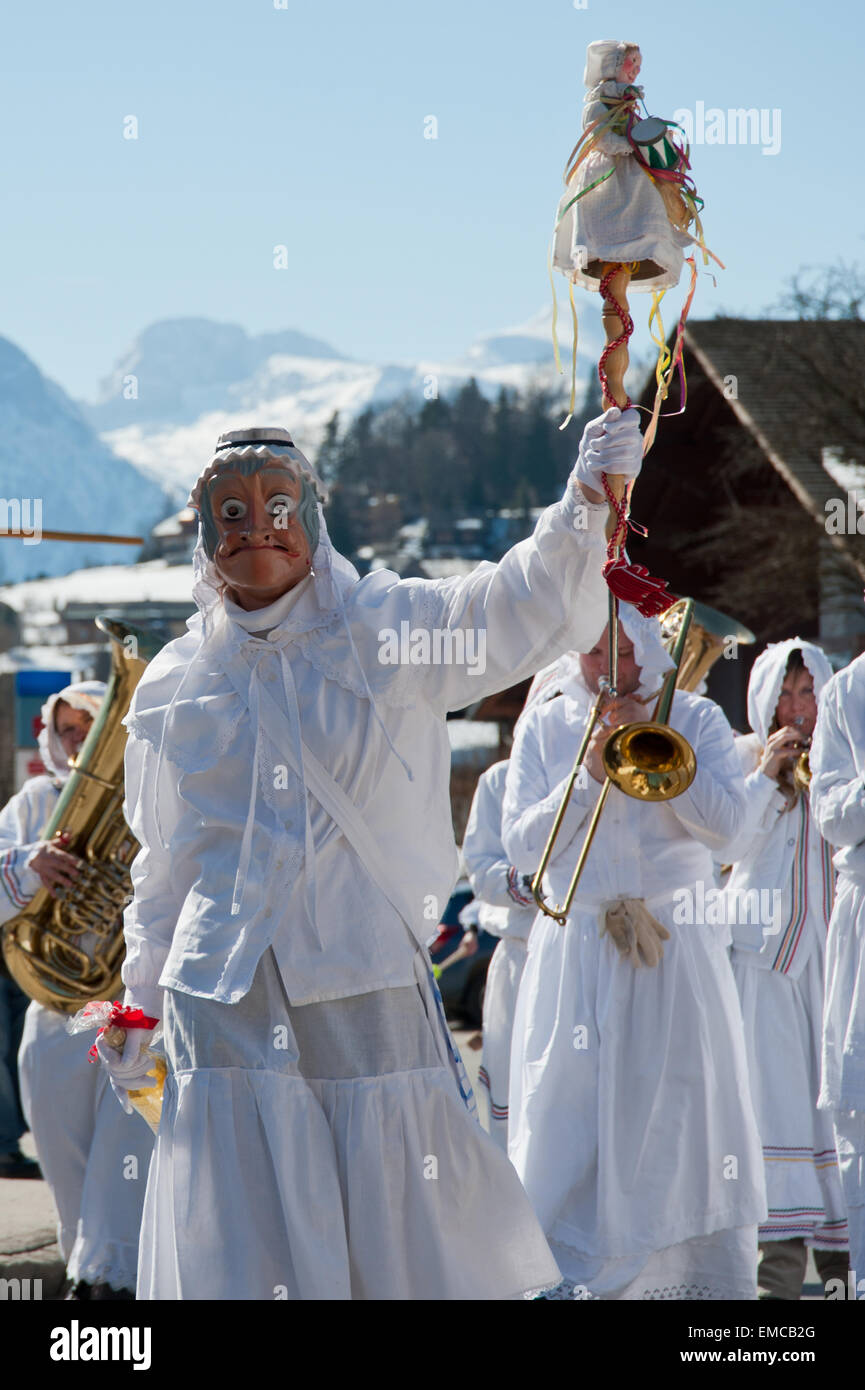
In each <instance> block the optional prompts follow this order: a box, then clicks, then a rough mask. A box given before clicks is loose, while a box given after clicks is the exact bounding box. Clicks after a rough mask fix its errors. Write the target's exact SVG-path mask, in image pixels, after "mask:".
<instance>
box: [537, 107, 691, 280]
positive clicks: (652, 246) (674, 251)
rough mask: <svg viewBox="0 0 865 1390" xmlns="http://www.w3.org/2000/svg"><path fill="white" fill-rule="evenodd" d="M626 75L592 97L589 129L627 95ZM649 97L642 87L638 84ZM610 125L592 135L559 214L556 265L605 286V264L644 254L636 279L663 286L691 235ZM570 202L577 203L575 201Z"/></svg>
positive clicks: (674, 276)
mask: <svg viewBox="0 0 865 1390" xmlns="http://www.w3.org/2000/svg"><path fill="white" fill-rule="evenodd" d="M627 86H628V84H627V83H624V82H614V81H612V80H608V81H605V82H601V83H600V84H599V85H598V86H597V87H595V88H594V89H593V90H592V91H591V92H589V94H588V96H587V97H586V103H585V109H584V112H583V129H584V130H586V129H587V128H588V127H589V126H590V125H592V123H593V122H594V121H597V120H606V119H607V117H608V116H609V114H610V108H609V106H608V105H606V104H605V102H604V98H607V101H610V100H619V99H621V97H622V95H623V93H624V92H625V90H626V87H627ZM632 90H633V91H636V92H637V93H638V94H639V95H640V96H642V89H641V88H639V87H632ZM616 125H617V126H618V125H621V127H622V130H621V133H617V132H616V131H614V130H612V129H611V128H609V127H607V128H606V129H605V130H604V131H603V132H602V133H600V134H598V135H597V136H596V137H595V138H594V139H593V142H592V148H591V150H590V152H589V153H588V154H587V155H586V157H585V159H583V161H582V163H581V164H580V165H579V168H578V169H577V171H576V174H575V175H574V177H573V179H572V181H571V183H570V184H569V185H568V186H567V187H566V189H565V192H564V194H563V195H562V198H561V201H560V203H559V207H558V212H557V214H556V231H555V237H554V243H553V265H554V267H555V268H556V270H560V271H562V272H563V273H564V274H565V275H567V276H568V279H570V280H572V281H573V282H574V284H575V285H581V286H582V287H583V288H584V289H589V290H597V289H598V287H599V285H600V281H601V266H602V265H603V264H604V262H606V261H611V262H616V261H619V262H628V261H642V262H643V265H642V267H641V270H640V271H638V272H637V273H636V275H635V276H634V277H633V279H632V280H631V282H630V288H631V289H634V290H662V289H667V288H669V287H671V286H672V285H675V284H677V283H678V280H679V276H680V274H681V271H682V265H683V260H684V257H683V254H682V253H683V249H684V248H685V247H687V246H689V245H690V244H691V238H690V237H689V236H687V235H685V234H684V233H682V232H680V231H679V230H678V228H676V227H674V226H673V224H672V223H671V222H670V220H669V218H668V216H667V211H666V207H665V205H664V200H663V198H662V197H661V194H660V193H659V191H658V188H657V185H656V184H655V183H654V182H653V181H652V179H651V178H650V177H649V175H648V174H647V173H646V172H645V170H644V169H642V168H641V167H640V165H639V164H638V163H637V161H636V159H635V158H634V155H633V151H632V148H631V146H630V144H629V143H628V141H627V139H626V138H625V135H624V121H618V122H617V123H616ZM611 169H612V174H611V176H610V177H609V178H606V179H604V181H603V183H600V184H598V185H597V187H595V188H592V189H591V192H587V193H585V194H584V196H583V197H581V198H579V199H578V201H577V202H573V201H572V200H573V198H574V197H575V196H576V195H577V194H579V193H580V192H581V191H582V190H583V189H588V188H589V187H590V185H591V184H593V183H595V181H596V180H597V179H601V178H603V176H604V175H605V174H608V173H609V172H610V170H611ZM568 204H570V207H569V206H568Z"/></svg>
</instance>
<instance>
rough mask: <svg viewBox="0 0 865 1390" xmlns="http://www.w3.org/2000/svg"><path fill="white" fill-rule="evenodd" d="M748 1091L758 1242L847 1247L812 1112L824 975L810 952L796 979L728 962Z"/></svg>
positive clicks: (838, 1196) (826, 1141)
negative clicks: (761, 1169) (759, 1157)
mask: <svg viewBox="0 0 865 1390" xmlns="http://www.w3.org/2000/svg"><path fill="white" fill-rule="evenodd" d="M733 974H734V975H735V977H736V984H737V986H738V989H739V997H740V999H741V1001H742V1017H743V1019H744V1021H745V1042H746V1045H747V1049H748V1065H749V1070H750V1074H751V1093H752V1096H753V1099H754V1108H755V1110H756V1112H757V1124H758V1126H759V1129H760V1138H761V1140H762V1143H763V1157H764V1160H765V1164H766V1192H767V1196H768V1201H769V1216H768V1220H767V1221H766V1222H764V1223H763V1224H761V1226H760V1239H761V1240H788V1239H792V1238H794V1237H801V1238H804V1239H805V1241H806V1242H807V1243H808V1244H809V1245H813V1246H816V1247H818V1248H820V1249H829V1250H831V1249H846V1247H847V1220H846V1209H845V1205H844V1196H843V1193H842V1190H841V1178H840V1174H839V1172H838V1159H837V1156H836V1153H835V1133H834V1130H833V1127H832V1116H831V1115H830V1114H828V1113H827V1112H826V1111H825V1110H818V1109H817V1092H818V1090H819V1086H820V1048H821V1041H822V1023H823V970H822V961H821V957H820V952H819V951H818V950H817V949H816V948H815V949H814V950H812V952H811V956H810V959H809V960H808V962H807V964H806V965H805V968H804V970H803V971H802V973H801V975H800V976H799V978H798V979H796V980H792V979H790V978H789V977H788V976H786V975H781V974H779V973H778V972H777V971H774V970H760V969H756V968H755V967H754V966H749V965H748V964H743V963H738V962H736V963H734V965H733Z"/></svg>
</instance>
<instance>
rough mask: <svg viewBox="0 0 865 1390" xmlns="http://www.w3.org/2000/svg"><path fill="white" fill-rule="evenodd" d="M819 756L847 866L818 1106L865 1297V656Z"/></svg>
mask: <svg viewBox="0 0 865 1390" xmlns="http://www.w3.org/2000/svg"><path fill="white" fill-rule="evenodd" d="M810 762H811V810H812V812H813V814H814V819H815V820H816V822H817V825H818V827H819V829H820V833H821V834H822V835H823V837H824V839H826V840H828V842H829V844H830V845H833V846H834V847H835V850H836V854H835V858H834V865H835V868H836V870H837V871H838V879H837V885H836V887H837V892H836V897H835V906H834V907H833V909H832V917H831V920H830V923H829V936H828V939H827V943H826V993H825V1000H824V1011H823V1059H822V1073H821V1087H820V1098H819V1101H818V1104H819V1105H820V1107H821V1109H825V1110H827V1111H829V1112H830V1113H831V1116H832V1122H833V1126H834V1130H835V1144H836V1148H837V1152H838V1163H839V1165H840V1169H841V1184H842V1187H843V1189H844V1200H845V1202H846V1205H847V1222H848V1227H849V1232H850V1270H851V1275H850V1280H851V1282H852V1283H853V1285H854V1286H855V1289H854V1290H853V1291H851V1292H852V1296H853V1297H858V1298H861V1297H862V1296H863V1294H865V654H863V655H862V656H859V657H857V658H856V660H855V661H853V662H851V663H850V665H849V666H846V667H845V668H844V670H843V671H838V672H837V674H836V675H834V676H833V677H832V679H831V680H830V681H827V683H826V685H825V687H824V689H823V692H822V694H821V696H820V706H819V712H818V715H817V727H816V729H815V731H814V740H813V743H812V746H811V754H810ZM835 1296H836V1297H837V1296H839V1294H838V1293H837V1292H836V1295H835ZM840 1296H843V1294H841V1295H840ZM848 1296H850V1295H848Z"/></svg>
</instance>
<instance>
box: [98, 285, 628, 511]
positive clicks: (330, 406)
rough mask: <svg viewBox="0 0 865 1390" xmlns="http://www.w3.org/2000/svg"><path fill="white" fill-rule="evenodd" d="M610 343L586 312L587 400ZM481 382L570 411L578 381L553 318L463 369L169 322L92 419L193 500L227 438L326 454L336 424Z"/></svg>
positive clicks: (477, 353)
mask: <svg viewBox="0 0 865 1390" xmlns="http://www.w3.org/2000/svg"><path fill="white" fill-rule="evenodd" d="M568 332H569V325H568V324H566V323H564V322H560V339H561V344H562V360H563V365H564V367H565V371H566V373H567V372H568V371H569V363H570V358H569V354H570V340H569V337H568ZM603 341H604V335H603V329H602V327H601V320H600V313H599V312H598V309H597V308H596V307H595V306H594V305H593V304H592V305H590V306H587V307H585V308H584V309H583V310H582V312H581V321H580V352H581V359H582V361H581V366H580V396H581V399H582V394H583V392H584V391H585V383H586V381H587V379H588V374H589V371H590V368H589V365H588V364H589V362H590V361H592V360H594V361H596V360H597V356H598V353H599V351H600V348H601V345H602V344H603ZM470 377H474V378H475V379H476V380H477V382H478V385H479V386H480V388H481V390H482V391H484V392H485V393H486V394H488V395H490V396H494V395H496V394H497V393H498V391H499V390H500V388H501V387H502V386H508V387H513V388H515V389H517V390H525V389H527V388H529V387H530V386H532V385H533V384H538V385H544V386H552V387H554V388H555V389H556V391H557V394H558V395H559V396H560V397H561V399H562V401H563V402H564V401H565V400H566V399H567V394H568V385H567V376H566V377H565V378H562V377H559V376H558V374H557V373H556V370H555V365H554V361H553V351H552V338H551V333H550V311H549V310H543V311H541V312H540V313H538V314H536V315H535V316H534V318H532V319H531V320H529V322H528V323H526V324H523V325H521V326H520V327H517V328H513V329H506V330H504V331H503V332H498V333H490V334H485V335H483V336H482V337H480V338H478V339H477V341H476V342H475V343H474V344H473V345H472V347H470V348H469V350H468V351H467V352H466V353H465V355H464V356H463V357H462V358H460V359H458V360H456V361H454V362H436V361H423V362H417V363H413V364H407V365H406V364H385V365H380V364H376V363H372V362H358V361H355V360H353V359H351V358H348V357H345V356H343V355H341V354H340V353H339V352H338V351H337V350H336V349H335V348H333V347H331V346H330V345H329V344H328V343H323V342H321V341H319V340H317V339H314V338H310V337H307V336H305V335H303V334H301V333H296V332H292V331H288V332H284V333H263V334H259V335H257V336H250V335H248V334H247V333H245V332H244V330H243V329H242V328H239V327H238V326H237V325H235V324H219V323H213V322H211V321H210V320H208V319H169V320H165V321H163V322H161V323H156V324H153V325H151V327H149V328H148V329H146V330H145V331H144V332H143V333H142V334H141V335H140V337H139V338H138V339H137V340H136V342H135V343H134V344H133V346H132V348H131V349H130V350H129V352H127V353H126V354H125V356H124V357H123V358H122V359H121V360H120V362H119V363H118V364H117V366H116V367H115V369H114V371H113V372H112V373H111V375H110V376H109V377H108V378H107V380H106V381H105V382H104V383H103V386H102V390H101V393H100V397H99V400H98V401H97V402H96V403H95V404H92V405H83V406H82V410H83V411H84V413H85V415H86V416H87V418H88V420H89V421H90V423H91V424H92V425H93V427H94V428H95V429H97V430H98V431H99V432H100V433H101V435H102V438H103V439H104V440H105V442H106V443H107V444H109V445H110V447H111V448H113V449H114V450H115V451H116V452H117V453H118V454H122V455H123V457H124V458H127V459H129V460H131V461H132V462H133V463H134V464H135V465H136V467H138V468H139V469H141V470H142V472H144V473H146V474H147V475H148V476H150V477H151V478H153V479H154V480H155V481H157V482H158V483H159V485H160V486H162V487H164V488H165V489H166V490H167V491H168V492H170V494H171V495H172V497H173V498H174V499H175V500H176V502H177V503H178V505H180V504H182V503H183V502H184V501H185V500H186V495H187V492H188V489H189V486H190V484H191V483H192V482H193V481H194V479H195V478H196V476H197V475H198V472H199V470H200V468H201V465H202V462H203V461H204V460H205V459H206V458H207V457H208V455H209V454H210V452H211V451H212V449H213V445H214V443H215V441H216V439H217V436H218V435H219V434H221V433H222V432H223V431H225V430H228V429H231V428H239V427H242V426H245V425H246V426H248V425H249V424H251V423H253V422H254V423H258V424H273V425H285V426H288V427H289V428H290V429H291V431H292V433H293V435H294V437H295V439H296V440H297V443H298V444H299V445H300V447H301V448H303V449H304V450H306V451H308V452H309V453H310V454H311V456H313V457H314V455H315V451H316V448H317V446H318V443H319V441H320V439H321V435H322V432H323V430H324V427H325V425H326V423H327V421H328V420H329V419H330V418H331V416H332V415H333V413H334V411H338V412H339V414H340V419H341V422H342V424H343V425H344V424H345V423H346V422H347V421H348V420H350V419H351V418H353V417H354V416H355V415H358V414H359V413H360V412H361V411H363V410H365V409H366V408H367V407H376V406H380V405H386V404H388V403H390V402H392V401H394V400H397V399H398V398H400V397H404V398H406V399H408V400H409V401H411V400H414V401H415V402H417V403H418V404H422V403H423V401H424V400H425V399H429V398H430V396H431V395H433V394H435V393H437V394H439V395H443V396H444V395H449V394H451V393H453V392H455V391H456V390H458V389H459V387H460V386H461V385H462V384H463V383H464V382H466V381H467V380H468V379H469V378H470Z"/></svg>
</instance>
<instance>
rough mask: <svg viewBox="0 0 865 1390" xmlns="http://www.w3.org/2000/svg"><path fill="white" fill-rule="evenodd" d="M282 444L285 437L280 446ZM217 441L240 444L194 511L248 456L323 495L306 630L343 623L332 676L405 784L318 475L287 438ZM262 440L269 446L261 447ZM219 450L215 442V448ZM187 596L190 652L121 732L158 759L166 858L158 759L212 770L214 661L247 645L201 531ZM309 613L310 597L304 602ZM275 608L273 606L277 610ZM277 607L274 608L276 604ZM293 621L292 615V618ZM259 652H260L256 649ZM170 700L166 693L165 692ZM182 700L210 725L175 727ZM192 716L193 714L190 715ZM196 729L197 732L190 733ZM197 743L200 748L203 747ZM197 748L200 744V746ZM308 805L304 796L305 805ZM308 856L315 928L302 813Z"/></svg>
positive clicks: (252, 692)
mask: <svg viewBox="0 0 865 1390" xmlns="http://www.w3.org/2000/svg"><path fill="white" fill-rule="evenodd" d="M281 436H282V437H283V438H281ZM223 440H237V441H238V445H237V448H223V449H222V450H221V451H220V450H219V446H217V448H218V452H217V453H216V454H215V455H214V457H213V458H211V459H210V461H209V462H208V464H207V465H206V467H205V468H204V469H203V471H202V473H201V475H200V477H199V479H198V481H197V482H196V484H195V487H194V488H193V491H192V494H191V496H190V505H191V506H195V507H196V508H198V507H200V503H201V496H202V490H203V487H204V484H205V483H206V482H207V481H208V480H209V478H211V477H212V476H213V475H214V473H216V472H218V471H219V470H220V469H221V468H222V467H224V466H225V465H226V464H229V465H230V464H231V463H233V462H238V461H243V460H246V459H249V458H250V457H254V458H256V459H260V460H261V461H262V462H265V461H267V460H268V459H272V460H274V461H275V462H278V463H281V464H283V465H285V464H289V465H290V467H291V469H292V471H293V472H295V474H296V476H300V477H303V478H306V479H307V481H309V482H311V483H313V484H314V485H315V487H316V490H317V492H318V493H319V500H318V502H317V509H318V524H319V535H318V543H317V545H316V548H315V553H314V554H313V556H312V567H311V572H310V576H309V577H310V579H311V581H312V584H311V585H307V586H305V588H306V590H307V593H308V595H309V597H310V598H311V600H312V602H313V603H314V604H315V606H316V607H317V609H318V613H317V614H316V615H315V617H314V619H313V621H311V622H310V621H309V620H308V615H307V622H306V626H307V627H308V628H323V627H327V626H329V625H330V624H332V623H333V620H334V618H339V619H340V620H341V623H342V627H343V630H344V632H345V636H346V639H347V651H346V652H345V656H344V657H343V658H342V659H341V660H340V661H339V666H338V669H336V667H335V666H334V665H333V664H331V666H329V668H328V674H329V675H332V676H333V678H334V679H337V680H339V681H340V683H341V684H343V685H345V686H346V687H347V688H348V689H351V690H353V691H354V693H355V694H357V695H359V696H361V697H366V699H368V700H369V702H370V707H371V710H372V714H373V718H374V719H375V720H376V722H377V723H378V724H379V727H380V728H381V730H382V733H383V734H384V737H385V740H386V742H387V744H388V747H389V748H390V750H391V752H392V753H393V754H394V756H395V757H396V758H398V759H399V761H400V763H401V764H402V766H403V767H404V768H405V771H406V775H407V776H408V778H409V780H412V772H411V769H410V767H409V766H408V764H407V763H406V761H405V759H404V758H402V757H401V756H400V754H399V753H398V752H397V750H396V748H395V747H394V745H393V742H392V740H391V737H390V734H389V733H388V731H387V728H386V727H385V725H384V723H383V722H382V719H381V716H380V715H379V712H378V709H377V707H376V701H375V697H374V695H373V692H372V690H371V689H370V685H369V680H368V678H367V673H366V670H365V668H364V666H363V663H362V662H361V660H360V657H359V656H358V652H357V647H356V646H355V641H354V638H353V636H352V632H351V627H350V624H349V621H348V617H347V614H346V604H347V601H348V598H349V596H350V594H351V592H352V591H353V590H354V588H355V587H356V586H357V585H358V584H359V582H360V579H359V576H358V573H357V570H356V569H355V568H354V565H352V564H351V563H350V561H348V560H347V559H346V558H345V556H344V555H341V554H340V553H339V551H337V550H335V549H334V547H333V545H332V543H331V540H330V536H329V535H328V531H327V524H326V522H325V519H324V511H323V509H322V505H321V500H320V496H321V495H322V494H323V495H326V493H325V492H324V489H323V488H322V487H321V486H320V483H319V480H318V478H317V475H316V473H315V471H314V469H313V468H312V465H311V464H310V463H309V461H308V459H306V458H305V456H304V455H303V454H302V453H301V451H300V450H299V449H298V448H297V447H296V446H295V445H294V443H293V442H292V441H291V437H290V435H288V433H287V431H285V430H276V429H261V428H257V429H255V430H250V431H246V430H244V431H232V433H231V434H230V435H228V436H223ZM264 440H266V441H267V442H263V441H264ZM222 442H223V441H222V440H220V444H221V443H222ZM192 573H193V587H192V594H193V598H194V599H195V602H196V604H197V605H198V610H199V612H198V613H197V614H195V615H194V616H193V617H192V618H190V619H189V621H188V623H187V628H188V630H189V639H188V641H187V640H186V639H181V642H185V645H186V651H185V652H184V654H183V656H182V657H181V655H180V653H179V651H178V652H176V653H174V654H173V657H174V659H173V662H171V663H166V662H164V661H162V660H161V659H160V657H156V658H155V659H154V661H153V662H151V664H150V667H149V668H148V673H147V676H146V677H145V679H144V680H143V681H142V682H141V684H140V685H139V687H138V690H137V691H136V694H135V697H134V698H133V705H132V710H131V712H130V714H129V715H127V717H126V720H125V721H124V723H125V724H126V726H127V728H128V729H129V730H130V731H131V732H133V733H134V734H135V735H136V737H138V738H145V739H148V740H149V741H150V742H151V743H152V744H154V746H155V747H156V750H157V758H156V769H155V774H154V780H155V786H156V788H157V793H156V795H155V796H154V808H155V823H156V830H157V834H158V836H159V840H160V844H161V845H162V848H163V849H167V848H168V846H167V845H166V843H165V839H164V835H163V832H162V825H161V821H160V815H159V801H160V798H159V795H158V787H159V778H160V773H161V770H162V765H163V760H164V759H165V758H168V759H169V760H170V761H171V762H173V763H174V764H175V765H176V766H178V767H180V768H181V769H183V770H186V771H196V770H203V769H204V768H206V767H207V766H209V765H211V764H212V763H213V761H214V760H215V759H216V758H217V757H218V756H219V753H220V751H221V750H224V748H226V747H227V746H228V742H229V740H230V738H231V736H232V734H233V731H234V728H235V727H236V723H237V718H238V717H239V711H238V710H237V707H236V704H235V702H234V701H232V700H231V699H229V700H228V703H227V706H226V709H225V714H224V715H223V714H222V713H221V710H220V706H221V705H223V704H225V703H226V702H225V697H224V696H222V695H220V696H214V695H212V694H211V693H210V692H211V689H212V684H213V673H214V671H216V672H218V671H219V670H220V668H221V659H220V652H221V651H223V650H224V651H225V653H226V654H227V655H230V654H231V652H232V650H234V649H236V648H237V647H238V646H240V645H241V644H242V642H243V639H244V638H246V637H247V636H248V633H247V631H246V630H244V627H241V626H240V625H239V624H237V623H233V622H232V620H231V618H230V616H229V615H228V614H227V613H226V611H225V607H224V605H223V601H222V590H223V589H224V587H225V586H224V583H223V582H222V580H221V579H220V577H219V574H218V573H217V570H216V566H215V565H214V563H213V561H212V560H211V559H210V558H209V557H208V555H207V553H206V551H205V548H204V541H203V535H202V529H201V526H199V533H198V541H197V543H196V546H195V551H194V553H193V557H192ZM303 600H304V604H306V600H307V595H306V594H305V595H304V596H303ZM278 602H279V601H278V600H277V603H278ZM274 607H275V605H274ZM292 612H296V608H295V609H293V610H292ZM257 616H258V617H259V618H262V619H266V613H265V610H259V613H258V614H257ZM261 645H262V646H264V645H266V644H265V643H263V642H262V643H261ZM270 650H274V651H276V652H277V654H278V655H279V656H280V660H281V664H282V674H283V684H284V688H285V696H286V702H287V708H288V711H289V718H290V721H291V729H290V733H291V736H292V739H293V741H294V745H295V754H296V761H297V765H298V766H299V767H300V768H301V769H302V768H303V739H302V731H301V728H300V712H299V708H298V704H297V694H296V691H295V689H294V677H293V675H292V672H291V663H290V662H289V661H288V658H287V656H286V653H285V649H284V646H281V645H279V644H275V645H273V646H271V647H270ZM181 661H182V664H183V670H182V673H181V675H180V678H179V680H178V679H177V666H178V663H179V662H181ZM258 680H259V676H258V672H257V667H255V668H254V669H253V672H252V675H251V678H250V686H249V694H248V709H249V714H250V718H251V721H252V724H253V730H254V737H255V753H254V755H253V764H254V765H253V767H252V769H251V776H250V792H249V805H248V808H247V814H246V823H245V829H244V834H243V838H242V842H241V848H240V856H239V860H238V865H237V872H236V875H235V887H234V901H233V904H232V912H233V913H238V912H239V911H240V909H241V905H242V902H243V894H244V889H245V886H246V879H247V874H248V871H249V865H250V862H251V855H252V836H253V830H254V824H255V809H256V802H257V798H258V790H259V789H258V782H259V771H258V760H259V749H260V743H259V735H260V728H259V719H258ZM169 692H170V693H169ZM181 695H183V696H184V697H185V703H189V702H192V704H193V705H195V703H196V702H198V701H201V700H202V699H205V700H208V703H209V706H210V709H209V713H210V716H211V718H210V720H209V722H208V723H207V725H206V726H204V722H203V721H201V720H200V719H199V720H193V721H192V724H191V723H190V720H188V719H187V720H186V721H185V723H184V727H183V728H180V727H178V717H177V716H178V714H179V713H180V708H181V704H182V703H184V702H182V701H181V698H180V697H181ZM193 714H194V710H193ZM193 725H197V726H199V727H193ZM202 738H204V739H205V744H204V745H202ZM196 739H197V741H196ZM306 802H307V798H306V795H305V787H304V804H306ZM304 838H305V856H306V886H307V910H308V913H309V917H310V920H311V921H312V923H313V925H315V922H316V908H315V898H316V888H315V846H314V843H313V837H312V827H311V823H310V818H309V809H308V805H307V809H306V824H305V835H304Z"/></svg>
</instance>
